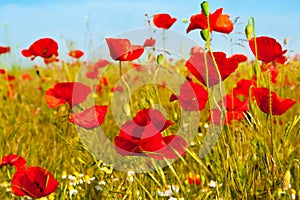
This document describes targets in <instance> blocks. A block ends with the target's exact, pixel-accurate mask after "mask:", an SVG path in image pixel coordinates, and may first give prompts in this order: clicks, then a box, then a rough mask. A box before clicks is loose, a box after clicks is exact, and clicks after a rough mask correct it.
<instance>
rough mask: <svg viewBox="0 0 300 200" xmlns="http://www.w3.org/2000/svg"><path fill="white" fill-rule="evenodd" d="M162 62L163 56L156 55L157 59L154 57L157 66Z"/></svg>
mask: <svg viewBox="0 0 300 200" xmlns="http://www.w3.org/2000/svg"><path fill="white" fill-rule="evenodd" d="M163 60H164V55H163V54H158V55H157V57H156V62H157V64H158V65H160V64H162V62H163Z"/></svg>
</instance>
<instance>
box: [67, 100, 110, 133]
mask: <svg viewBox="0 0 300 200" xmlns="http://www.w3.org/2000/svg"><path fill="white" fill-rule="evenodd" d="M106 112H107V106H97V105H96V106H92V107H90V108H88V109H86V110H84V111H83V112H81V113H73V114H71V115H70V120H69V121H70V122H72V123H74V124H76V125H78V126H81V127H83V128H85V129H92V128H96V127H98V126H100V125H101V123H102V122H103V120H104V118H105V115H106Z"/></svg>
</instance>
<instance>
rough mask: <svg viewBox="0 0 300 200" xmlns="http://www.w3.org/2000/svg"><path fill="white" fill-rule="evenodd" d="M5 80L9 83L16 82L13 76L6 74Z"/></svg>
mask: <svg viewBox="0 0 300 200" xmlns="http://www.w3.org/2000/svg"><path fill="white" fill-rule="evenodd" d="M5 80H8V81H10V82H11V81H14V80H16V77H15V76H14V75H11V74H7V76H6V77H5Z"/></svg>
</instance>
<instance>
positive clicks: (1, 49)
mask: <svg viewBox="0 0 300 200" xmlns="http://www.w3.org/2000/svg"><path fill="white" fill-rule="evenodd" d="M5 53H10V47H3V46H0V55H1V54H5Z"/></svg>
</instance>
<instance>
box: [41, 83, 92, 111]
mask: <svg viewBox="0 0 300 200" xmlns="http://www.w3.org/2000/svg"><path fill="white" fill-rule="evenodd" d="M90 92H91V89H90V88H89V87H88V86H86V85H85V84H83V83H79V82H63V83H56V84H55V85H54V86H53V87H52V88H50V89H48V90H47V91H46V93H45V99H46V103H47V105H48V106H49V107H50V108H56V107H58V106H61V105H63V104H65V103H69V105H70V107H72V106H74V105H77V104H80V103H82V102H83V101H84V100H85V99H86V98H87V96H88V95H89V94H90Z"/></svg>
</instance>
